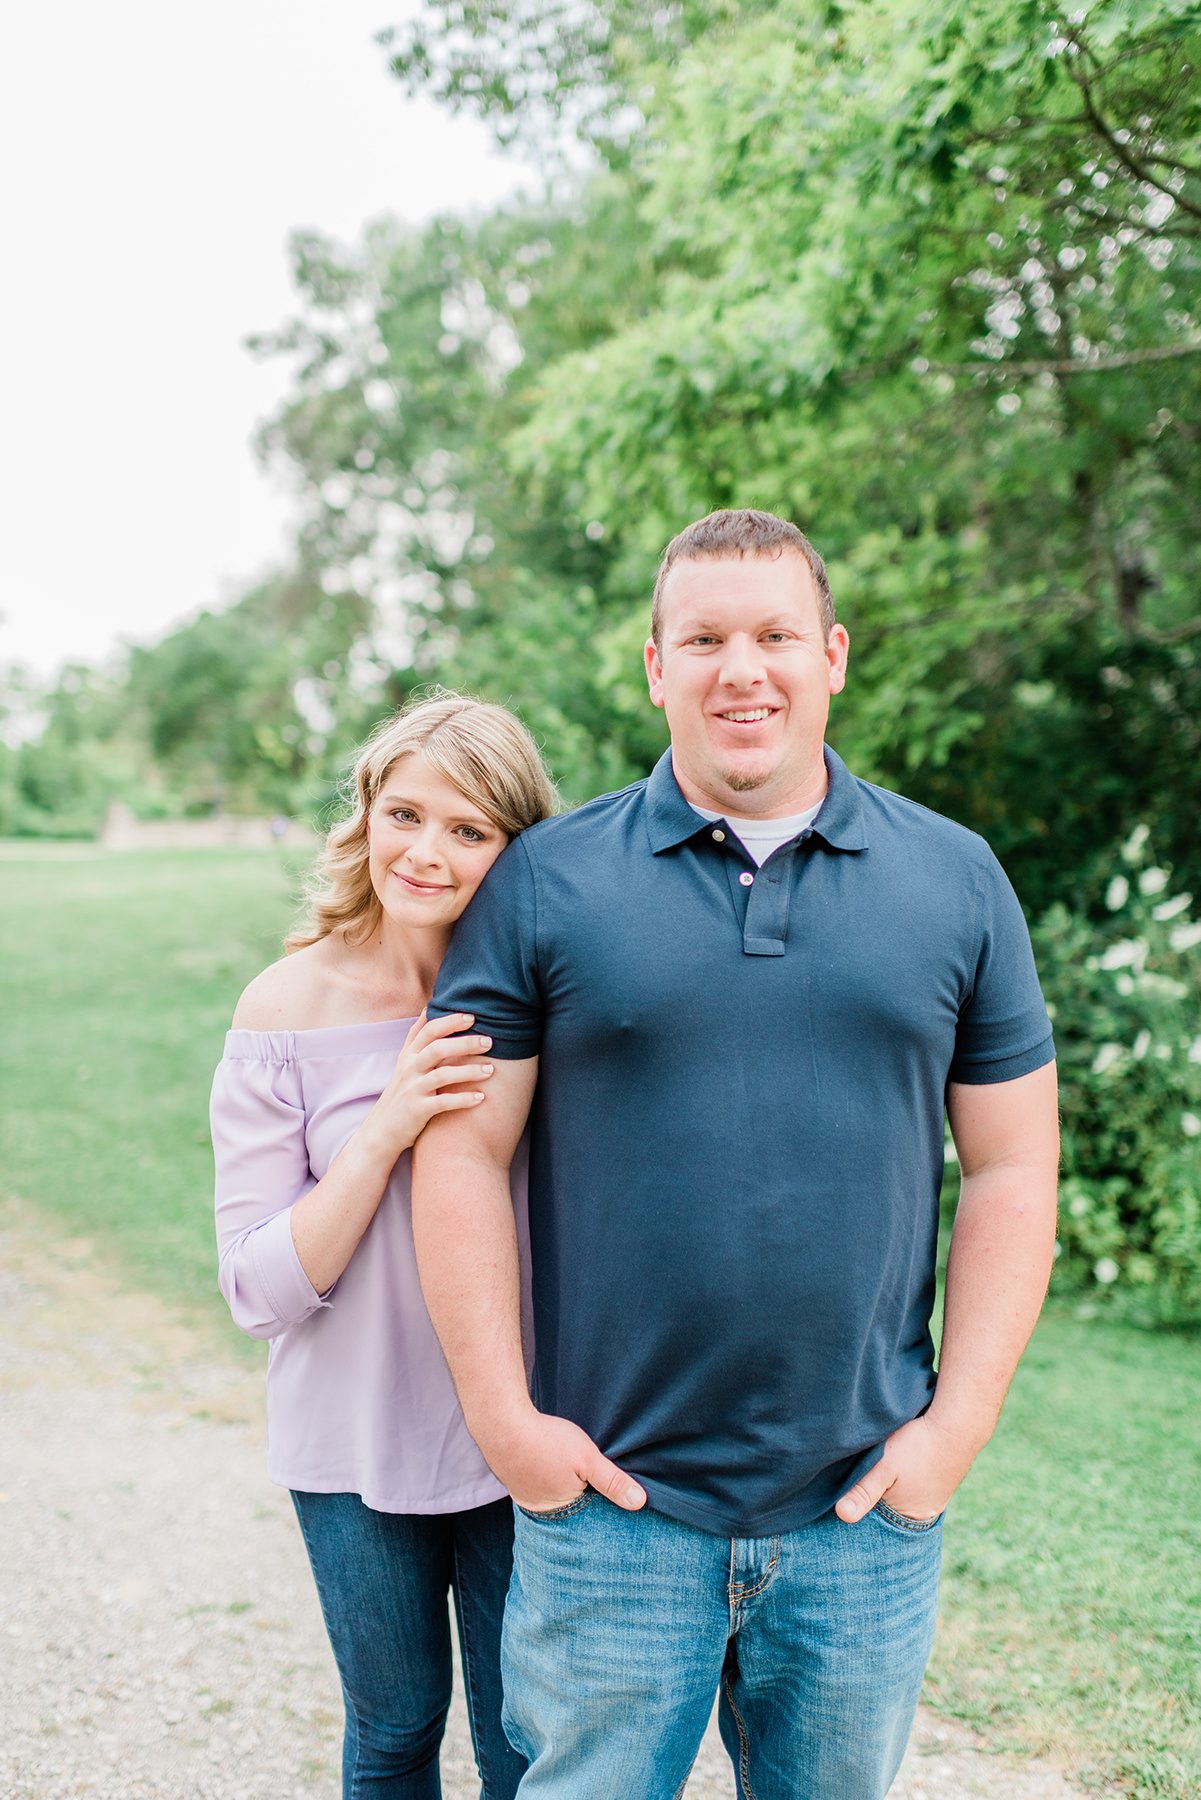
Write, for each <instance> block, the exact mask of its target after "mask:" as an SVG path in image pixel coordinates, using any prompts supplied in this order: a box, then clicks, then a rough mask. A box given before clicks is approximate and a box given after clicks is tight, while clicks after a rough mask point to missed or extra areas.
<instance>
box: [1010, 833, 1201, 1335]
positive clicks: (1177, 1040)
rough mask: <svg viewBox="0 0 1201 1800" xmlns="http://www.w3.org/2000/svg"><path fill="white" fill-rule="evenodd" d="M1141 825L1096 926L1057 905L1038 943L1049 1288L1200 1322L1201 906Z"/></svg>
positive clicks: (1143, 1314)
mask: <svg viewBox="0 0 1201 1800" xmlns="http://www.w3.org/2000/svg"><path fill="white" fill-rule="evenodd" d="M1147 838H1148V832H1147V829H1146V827H1145V826H1139V827H1138V829H1137V830H1136V831H1135V832H1134V833H1133V835H1132V836H1131V837H1130V839H1129V840H1128V842H1127V843H1126V844H1125V845H1124V846H1123V847H1122V852H1121V854H1122V859H1123V864H1124V866H1123V867H1122V868H1121V869H1120V870H1119V871H1118V872H1116V873H1115V874H1114V876H1113V878H1112V880H1111V881H1110V882H1109V885H1108V888H1107V889H1106V893H1105V904H1106V907H1107V909H1108V913H1109V917H1108V918H1107V919H1106V920H1105V921H1103V922H1102V923H1096V922H1094V921H1092V920H1089V919H1083V918H1080V917H1078V916H1076V915H1073V914H1071V913H1069V912H1067V911H1066V909H1065V908H1063V907H1061V906H1057V907H1054V908H1053V909H1052V910H1051V912H1049V913H1048V914H1047V915H1046V917H1045V918H1044V919H1043V920H1042V921H1041V923H1040V924H1038V925H1037V926H1036V927H1035V928H1034V932H1033V937H1034V948H1035V954H1036V956H1037V958H1038V964H1039V971H1040V974H1041V976H1042V981H1043V989H1044V992H1045V993H1046V996H1047V1001H1048V1004H1049V1007H1050V1009H1051V1013H1052V1018H1053V1020H1054V1026H1055V1038H1056V1046H1057V1049H1058V1055H1059V1079H1060V1110H1061V1114H1062V1119H1063V1165H1062V1174H1063V1180H1062V1186H1061V1191H1060V1230H1059V1255H1058V1260H1057V1263H1056V1272H1055V1281H1054V1286H1055V1287H1058V1288H1059V1289H1061V1290H1062V1289H1064V1288H1074V1289H1076V1290H1077V1291H1079V1290H1085V1291H1086V1292H1087V1293H1088V1295H1089V1297H1090V1298H1091V1299H1093V1300H1094V1301H1097V1302H1102V1303H1103V1304H1104V1305H1105V1306H1106V1307H1107V1308H1113V1309H1117V1310H1120V1311H1122V1312H1125V1313H1126V1314H1128V1315H1131V1316H1134V1317H1139V1318H1142V1319H1143V1320H1145V1321H1146V1322H1147V1323H1149V1324H1185V1323H1193V1322H1199V1321H1201V919H1199V918H1197V917H1194V912H1196V913H1201V906H1199V907H1197V908H1195V909H1194V905H1193V896H1192V895H1191V894H1182V893H1173V892H1172V891H1171V879H1170V876H1169V873H1168V871H1166V870H1164V869H1161V868H1158V867H1156V866H1154V865H1153V864H1149V863H1148V857H1147Z"/></svg>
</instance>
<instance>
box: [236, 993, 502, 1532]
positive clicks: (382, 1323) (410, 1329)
mask: <svg viewBox="0 0 1201 1800" xmlns="http://www.w3.org/2000/svg"><path fill="white" fill-rule="evenodd" d="M411 1024H412V1020H411V1019H395V1020H387V1021H385V1022H383V1023H379V1024H373V1025H340V1026H336V1027H333V1028H331V1029H328V1030H321V1031H231V1032H229V1034H228V1035H227V1037H226V1040H225V1055H224V1057H223V1059H222V1061H221V1063H220V1066H219V1067H218V1069H217V1073H216V1076H215V1077H214V1080H213V1095H212V1106H211V1119H212V1130H213V1149H214V1152H215V1155H216V1162H217V1247H218V1253H219V1258H220V1275H219V1282H220V1287H221V1292H222V1293H223V1294H224V1296H225V1298H226V1300H227V1301H228V1302H229V1308H230V1311H231V1312H232V1314H233V1316H234V1322H235V1323H236V1324H237V1325H238V1326H240V1327H241V1329H242V1330H243V1331H245V1332H247V1333H249V1335H250V1336H251V1337H262V1338H268V1339H269V1340H270V1346H269V1352H268V1364H267V1472H268V1474H269V1476H270V1478H271V1480H272V1481H276V1482H278V1483H279V1484H280V1485H281V1486H282V1487H289V1488H298V1489H300V1490H301V1491H303V1492H307V1493H317V1494H337V1493H352V1494H359V1495H361V1497H362V1498H363V1500H364V1501H365V1502H366V1503H367V1505H368V1506H371V1507H374V1508H375V1510H376V1511H378V1512H398V1513H399V1512H406V1513H442V1512H458V1511H461V1510H465V1509H466V1508H468V1507H472V1506H483V1505H484V1504H485V1503H486V1502H488V1501H490V1500H495V1499H498V1498H499V1497H500V1496H501V1495H502V1494H503V1493H504V1489H503V1488H502V1487H501V1485H500V1483H499V1482H498V1481H497V1480H496V1478H495V1476H494V1475H493V1474H492V1473H491V1471H490V1470H489V1469H488V1466H487V1464H486V1463H485V1462H484V1459H483V1457H482V1456H481V1455H480V1452H479V1451H478V1450H477V1448H476V1446H475V1444H474V1442H473V1441H472V1439H471V1437H470V1435H469V1434H468V1431H467V1426H466V1424H465V1423H464V1421H463V1415H462V1413H461V1411H460V1410H459V1403H458V1400H457V1399H456V1397H455V1392H454V1387H453V1385H452V1383H451V1379H450V1372H449V1370H448V1369H447V1367H446V1361H445V1359H444V1357H443V1355H442V1350H441V1347H440V1345H439V1343H438V1339H437V1337H436V1335H435V1333H434V1328H433V1325H432V1324H431V1323H430V1317H429V1314H428V1313H427V1311H426V1309H425V1301H424V1300H423V1299H422V1295H421V1284H420V1282H419V1280H418V1277H417V1262H416V1257H415V1255H414V1251H413V1226H412V1213H411V1208H410V1194H409V1183H410V1156H409V1152H408V1151H407V1150H406V1151H405V1152H404V1154H403V1155H402V1156H401V1158H400V1160H399V1162H398V1163H397V1164H396V1167H395V1168H394V1169H393V1171H392V1174H391V1176H390V1178H389V1181H388V1185H387V1188H386V1189H385V1191H384V1196H383V1199H382V1200H381V1201H380V1204H379V1208H378V1210H377V1211H376V1214H375V1216H374V1218H373V1219H372V1221H371V1223H370V1225H369V1226H368V1227H367V1230H366V1231H365V1232H364V1234H363V1238H362V1241H361V1242H360V1244H359V1246H358V1249H357V1250H356V1251H355V1253H354V1255H353V1256H352V1257H351V1259H350V1262H349V1263H348V1264H347V1266H346V1268H345V1269H344V1270H343V1272H342V1274H341V1275H340V1276H339V1278H338V1280H337V1281H336V1282H335V1284H334V1286H333V1287H332V1288H330V1290H329V1291H328V1293H325V1294H318V1293H317V1292H316V1290H315V1289H314V1287H313V1285H312V1283H311V1282H310V1281H309V1279H308V1276H307V1275H306V1274H305V1272H304V1270H303V1268H302V1267H301V1264H300V1258H299V1257H298V1256H297V1254H296V1247H295V1245H294V1244H293V1242H292V1229H291V1216H290V1215H291V1210H292V1207H293V1205H294V1204H295V1202H296V1201H297V1200H299V1199H300V1197H301V1195H302V1194H306V1193H308V1191H309V1189H310V1188H312V1187H314V1186H315V1185H316V1183H317V1182H318V1181H319V1180H320V1179H321V1177H322V1176H323V1175H324V1174H325V1173H326V1171H327V1169H328V1168H329V1166H330V1164H331V1163H332V1162H333V1160H334V1158H335V1156H336V1155H337V1154H338V1152H339V1150H341V1149H342V1147H343V1145H344V1144H345V1143H346V1141H347V1139H348V1138H349V1137H350V1136H351V1133H352V1132H353V1131H354V1130H355V1128H356V1126H358V1125H359V1123H360V1122H361V1121H362V1120H363V1119H364V1118H365V1117H366V1115H367V1113H368V1112H370V1110H371V1108H372V1106H374V1104H375V1102H376V1101H377V1100H378V1099H379V1096H380V1094H381V1093H382V1092H383V1090H384V1087H385V1085H386V1084H387V1082H388V1079H389V1077H390V1076H391V1074H392V1070H393V1068H394V1067H395V1065H396V1058H397V1054H398V1053H399V1051H400V1049H401V1046H402V1045H403V1043H404V1040H405V1036H406V1034H407V1032H408V1029H409V1026H410V1025H411ZM485 1104H487V1102H485ZM527 1166H528V1165H527V1151H526V1146H525V1143H524V1142H523V1144H522V1146H521V1148H520V1149H519V1151H518V1154H517V1156H516V1158H515V1159H514V1164H513V1175H512V1188H513V1201H514V1209H515V1212H516V1214H517V1226H518V1240H519V1243H520V1246H521V1250H522V1261H523V1265H524V1267H525V1268H526V1269H528V1266H529V1264H528V1254H527V1251H528V1241H529V1239H528V1226H527V1222H526V1173H527ZM527 1304H528V1303H527ZM524 1310H525V1308H523V1311H524Z"/></svg>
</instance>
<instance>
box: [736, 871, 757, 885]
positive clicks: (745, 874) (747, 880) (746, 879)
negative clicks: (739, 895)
mask: <svg viewBox="0 0 1201 1800" xmlns="http://www.w3.org/2000/svg"><path fill="white" fill-rule="evenodd" d="M738 879H739V881H741V883H742V885H743V887H750V885H751V883H752V881H754V879H755V877H754V876H753V875H752V874H751V872H750V870H749V869H744V870H743V871H742V874H741V875H740V876H739V877H738Z"/></svg>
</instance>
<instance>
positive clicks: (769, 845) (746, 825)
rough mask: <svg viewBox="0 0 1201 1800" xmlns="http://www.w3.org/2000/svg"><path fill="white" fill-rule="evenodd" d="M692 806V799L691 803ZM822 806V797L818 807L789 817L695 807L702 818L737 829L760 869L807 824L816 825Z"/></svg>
mask: <svg viewBox="0 0 1201 1800" xmlns="http://www.w3.org/2000/svg"><path fill="white" fill-rule="evenodd" d="M688 804H689V805H690V806H692V802H691V801H689V803H688ZM821 809H822V802H821V800H819V801H818V803H817V805H816V806H810V807H807V808H806V809H805V811H804V812H801V813H793V814H792V816H791V818H788V819H740V818H739V817H738V816H737V814H735V813H719V812H710V811H709V809H708V807H707V806H693V807H692V810H693V812H695V813H699V814H700V816H701V818H702V819H708V820H709V822H710V824H715V823H716V822H717V820H718V819H720V820H721V821H722V823H723V824H726V825H728V826H729V827H730V829H731V831H733V833H734V835H735V837H736V838H737V839H738V841H739V842H740V843H741V844H742V845H743V846H744V847H745V849H746V853H747V855H748V856H749V857H750V859H751V861H752V862H753V863H754V865H755V867H756V868H762V866H763V864H764V863H765V862H766V861H767V859H768V857H769V856H770V855H771V853H772V851H773V850H778V849H779V848H780V845H781V844H786V843H787V842H788V840H789V838H794V837H796V835H797V833H798V832H801V831H804V829H805V827H806V826H807V825H812V823H813V821H814V819H816V817H817V815H818V813H819V812H820V811H821Z"/></svg>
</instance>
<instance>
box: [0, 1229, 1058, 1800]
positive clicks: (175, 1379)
mask: <svg viewBox="0 0 1201 1800" xmlns="http://www.w3.org/2000/svg"><path fill="white" fill-rule="evenodd" d="M2 1224H3V1230H2V1231H0V1554H2V1555H3V1559H4V1560H3V1586H2V1590H0V1712H2V1714H3V1717H4V1719H5V1721H6V1730H5V1734H4V1737H3V1741H2V1742H0V1797H2V1800H74V1796H86V1797H87V1800H291V1797H293V1796H295V1797H304V1800H337V1795H338V1793H339V1783H338V1762H339V1747H340V1739H341V1710H342V1709H341V1701H340V1696H339V1692H338V1685H337V1681H336V1678H335V1675H334V1669H333V1664H332V1661H331V1658H330V1654H329V1648H328V1645H327V1643H326V1639H325V1633H324V1630H323V1627H322V1624H321V1617H320V1613H319V1611H318V1608H317V1603H316V1598H315V1596H314V1594H313V1591H312V1584H311V1581H310V1578H309V1573H308V1565H307V1563H306V1561H305V1557H304V1551H303V1547H302V1545H301V1542H300V1535H299V1532H298V1530H297V1527H296V1524H295V1521H294V1518H293V1515H292V1509H291V1505H290V1502H289V1500H288V1497H287V1495H286V1494H284V1493H283V1492H281V1491H280V1490H279V1489H278V1488H274V1487H272V1486H271V1484H270V1483H269V1482H268V1481H267V1480H266V1477H265V1476H264V1474H263V1472H262V1464H263V1455H262V1447H261V1446H262V1407H261V1400H260V1388H261V1375H260V1373H259V1371H258V1370H257V1369H255V1368H251V1367H249V1366H248V1365H246V1364H245V1363H240V1362H238V1361H237V1360H234V1359H231V1358H229V1357H228V1356H227V1355H223V1354H222V1352H221V1349H220V1346H219V1344H218V1343H217V1341H216V1340H215V1339H214V1338H211V1337H209V1336H207V1335H206V1334H204V1333H203V1332H200V1331H197V1330H193V1329H190V1328H189V1327H187V1326H185V1325H181V1324H180V1322H179V1321H178V1320H177V1319H175V1318H173V1317H172V1315H171V1314H170V1313H169V1312H168V1311H167V1310H166V1309H165V1308H164V1307H163V1306H161V1305H160V1304H159V1303H158V1301H156V1300H155V1299H154V1298H153V1297H152V1296H148V1295H145V1294H128V1293H121V1292H120V1291H119V1290H118V1289H117V1287H116V1286H115V1284H114V1283H113V1282H112V1281H111V1280H109V1279H107V1278H106V1276H105V1275H104V1273H103V1272H102V1271H101V1270H100V1269H99V1268H98V1267H97V1264H96V1262H95V1259H94V1258H93V1256H92V1253H91V1249H90V1246H89V1245H88V1244H87V1243H85V1242H82V1241H80V1240H64V1239H57V1240H55V1239H53V1238H48V1237H47V1235H46V1229H45V1227H44V1225H39V1224H38V1222H37V1221H36V1220H35V1217H34V1215H33V1213H32V1211H31V1210H30V1209H29V1208H23V1207H18V1206H11V1207H9V1208H8V1209H7V1211H6V1212H5V1214H4V1216H3V1220H2ZM35 1228H36V1229H35ZM442 1770H443V1784H444V1790H445V1795H446V1800H475V1797H476V1795H477V1794H478V1785H477V1783H476V1781H475V1776H474V1766H473V1763H472V1758H471V1748H470V1741H469V1739H468V1736H467V1729H466V1721H465V1718H464V1715H463V1711H462V1707H461V1704H460V1702H459V1700H458V1697H457V1695H456V1702H455V1707H454V1710H453V1713H452V1717H451V1723H450V1728H449V1731H448V1735H447V1741H446V1745H445V1748H444V1752H443V1762H442ZM1074 1792H1075V1790H1073V1789H1071V1788H1070V1787H1069V1786H1068V1785H1067V1783H1066V1781H1065V1780H1064V1779H1063V1777H1062V1775H1060V1774H1059V1773H1058V1772H1057V1771H1056V1770H1054V1769H1053V1768H1051V1767H1049V1766H1048V1765H1046V1764H1044V1763H1040V1762H1035V1761H1025V1762H1020V1761H1014V1760H1013V1759H1011V1758H1005V1757H999V1756H994V1755H989V1754H987V1753H986V1752H985V1751H984V1750H983V1748H982V1747H981V1746H980V1744H979V1741H978V1740H977V1739H975V1738H974V1737H973V1736H972V1734H971V1733H970V1732H968V1731H966V1730H965V1729H964V1728H963V1727H961V1726H958V1725H956V1724H954V1723H953V1722H949V1721H946V1720H941V1719H936V1718H935V1717H934V1715H933V1714H929V1713H923V1715H922V1717H921V1718H920V1719H919V1722H918V1726H917V1729H916V1731H915V1734H914V1739H913V1742H912V1744H911V1746H910V1750H909V1755H908V1756H907V1758H906V1761H905V1765H904V1767H903V1769H902V1771H901V1774H900V1775H899V1776H898V1778H897V1782H896V1785H895V1786H894V1788H893V1790H892V1794H893V1800H923V1797H924V1800H962V1797H964V1796H969V1795H973V1796H974V1795H982V1796H987V1797H988V1800H1070V1796H1071V1795H1072V1794H1073V1793H1074ZM733 1795H734V1784H733V1779H732V1775H731V1772H730V1767H729V1763H728V1761H727V1759H726V1757H725V1753H724V1751H723V1750H722V1748H721V1744H720V1741H719V1740H718V1739H717V1737H716V1733H715V1732H713V1731H711V1732H710V1736H709V1738H708V1739H707V1740H706V1743H705V1746H704V1748H703V1749H702V1752H701V1756H700V1758H699V1759H698V1762H697V1766H696V1768H695V1770H694V1772H693V1776H692V1779H691V1780H690V1782H689V1785H688V1790H687V1797H686V1800H733ZM629 1800H639V1797H638V1796H636V1795H631V1796H629ZM798 1800H804V1797H803V1796H798Z"/></svg>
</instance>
